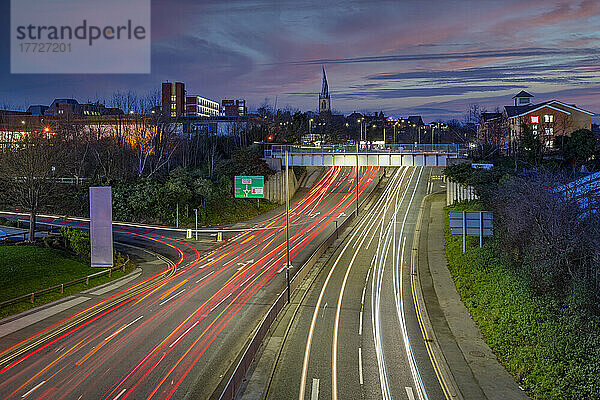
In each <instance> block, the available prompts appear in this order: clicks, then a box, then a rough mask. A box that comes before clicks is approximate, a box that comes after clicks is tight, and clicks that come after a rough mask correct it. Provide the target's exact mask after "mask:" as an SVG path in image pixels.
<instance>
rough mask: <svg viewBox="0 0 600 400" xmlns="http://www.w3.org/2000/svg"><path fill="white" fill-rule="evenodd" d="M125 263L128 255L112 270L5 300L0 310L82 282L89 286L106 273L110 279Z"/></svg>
mask: <svg viewBox="0 0 600 400" xmlns="http://www.w3.org/2000/svg"><path fill="white" fill-rule="evenodd" d="M127 263H129V255H128V256H127V260H125V262H124V263H123V265H119V266H116V267H112V268H107V269H105V270H103V271H99V272H96V273H94V274H91V275H88V276H84V277H82V278H78V279H75V280H72V281H69V282H65V283H61V284H58V285H54V286H51V287H48V288H45V289H42V290H38V291H36V292H32V293H28V294H25V295H23V296H19V297H15V298H13V299H9V300H5V301H3V302H1V303H0V308H2V307H6V306H7V305H10V304H14V303H18V302H20V301H22V300H26V299H29V301H30V302H31V304H33V302H34V301H35V296H39V295H41V294H44V293H48V292H52V291H54V290H58V289H60V293H64V291H65V287H68V286H71V285H75V284H77V283H81V282H83V281H85V284H86V285H89V284H90V278H95V277H97V276H100V275H104V274H106V273H108V277H109V278H110V276H111V275H112V272H113V271H116V270H118V269H122V270H123V272H125V266H126V265H127Z"/></svg>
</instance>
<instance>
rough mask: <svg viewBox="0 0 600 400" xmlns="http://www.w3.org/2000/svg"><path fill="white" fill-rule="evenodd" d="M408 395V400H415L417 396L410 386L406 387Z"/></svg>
mask: <svg viewBox="0 0 600 400" xmlns="http://www.w3.org/2000/svg"><path fill="white" fill-rule="evenodd" d="M405 389H406V395H407V396H408V400H415V394H414V393H413V390H412V388H411V387H410V386H406V388H405Z"/></svg>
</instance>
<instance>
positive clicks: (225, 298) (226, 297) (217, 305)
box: [208, 292, 233, 314]
mask: <svg viewBox="0 0 600 400" xmlns="http://www.w3.org/2000/svg"><path fill="white" fill-rule="evenodd" d="M232 294H233V292H231V293H229V294H228V295H227V296H225V297H224V298H223V300H221V301H220V302H218V303H217V304H215V305H214V306H213V308H211V309H210V311H209V312H208V313H209V314H210V313H211V312H213V310H214V309H215V308H217V307H219V306H220V305H221V303H223V302H224V301H225V300H227V299H228V298H229V296H231V295H232Z"/></svg>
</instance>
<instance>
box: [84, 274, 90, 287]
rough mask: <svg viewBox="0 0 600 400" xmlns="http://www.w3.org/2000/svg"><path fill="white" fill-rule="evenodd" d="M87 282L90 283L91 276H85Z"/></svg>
mask: <svg viewBox="0 0 600 400" xmlns="http://www.w3.org/2000/svg"><path fill="white" fill-rule="evenodd" d="M85 284H86V285H89V284H90V277H89V276H86V277H85Z"/></svg>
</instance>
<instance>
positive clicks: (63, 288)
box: [60, 283, 65, 294]
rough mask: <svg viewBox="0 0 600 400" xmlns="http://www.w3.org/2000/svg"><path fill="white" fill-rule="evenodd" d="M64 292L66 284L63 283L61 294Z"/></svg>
mask: <svg viewBox="0 0 600 400" xmlns="http://www.w3.org/2000/svg"><path fill="white" fill-rule="evenodd" d="M64 292H65V284H64V283H61V284H60V293H61V294H62V293H64Z"/></svg>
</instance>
